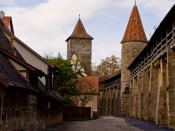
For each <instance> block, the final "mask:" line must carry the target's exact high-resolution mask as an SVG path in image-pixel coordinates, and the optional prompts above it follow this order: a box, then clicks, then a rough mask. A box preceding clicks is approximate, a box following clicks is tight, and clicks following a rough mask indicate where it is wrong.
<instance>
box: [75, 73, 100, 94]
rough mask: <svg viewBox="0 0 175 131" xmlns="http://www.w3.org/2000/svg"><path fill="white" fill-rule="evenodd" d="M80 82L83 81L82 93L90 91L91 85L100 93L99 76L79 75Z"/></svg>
mask: <svg viewBox="0 0 175 131" xmlns="http://www.w3.org/2000/svg"><path fill="white" fill-rule="evenodd" d="M78 80H79V82H80V81H81V82H83V83H82V85H83V88H82V89H81V93H85V92H88V91H89V89H88V88H89V87H88V86H89V85H92V86H93V88H94V90H95V93H96V94H98V92H99V77H98V76H83V77H81V76H79V77H78Z"/></svg>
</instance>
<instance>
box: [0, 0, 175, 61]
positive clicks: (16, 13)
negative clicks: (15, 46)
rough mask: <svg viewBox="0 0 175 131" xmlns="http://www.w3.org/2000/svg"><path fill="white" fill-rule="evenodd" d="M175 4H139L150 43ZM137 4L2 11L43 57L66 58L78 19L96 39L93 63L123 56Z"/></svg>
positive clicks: (114, 1)
mask: <svg viewBox="0 0 175 131" xmlns="http://www.w3.org/2000/svg"><path fill="white" fill-rule="evenodd" d="M174 4H175V0H137V6H138V9H139V12H140V15H141V19H142V22H143V26H144V29H145V32H146V35H147V37H148V39H149V38H150V37H151V35H152V34H153V32H154V27H157V26H158V25H159V24H160V22H161V21H162V19H163V18H164V17H165V15H166V14H167V12H168V11H169V10H170V9H171V7H172V6H173V5H174ZM133 6H134V0H0V9H1V10H4V11H5V14H6V15H7V16H12V18H13V25H14V30H15V34H16V36H17V37H18V38H19V39H20V40H22V41H23V42H25V43H26V44H27V45H28V46H29V47H31V48H32V49H33V50H35V51H36V52H38V53H39V54H40V55H42V56H44V54H49V55H53V56H56V55H57V53H58V52H60V53H61V55H62V56H63V57H64V58H66V50H67V49H66V42H65V40H66V38H67V37H68V36H70V35H71V33H72V31H73V29H74V27H75V25H76V23H77V20H78V15H79V14H80V15H81V19H82V22H83V24H84V26H85V28H86V31H87V32H88V33H89V34H90V35H91V36H92V37H94V40H93V49H92V51H93V52H92V53H93V54H92V56H93V59H92V62H93V63H94V64H98V63H99V62H100V61H101V59H103V58H105V57H108V56H111V55H116V56H118V57H120V56H121V43H120V42H121V40H122V37H123V35H124V32H125V29H126V26H127V23H128V19H129V16H130V13H131V10H132V8H133Z"/></svg>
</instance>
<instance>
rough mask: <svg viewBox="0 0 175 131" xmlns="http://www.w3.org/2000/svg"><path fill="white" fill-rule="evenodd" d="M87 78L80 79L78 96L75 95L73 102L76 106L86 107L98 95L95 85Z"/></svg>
mask: <svg viewBox="0 0 175 131" xmlns="http://www.w3.org/2000/svg"><path fill="white" fill-rule="evenodd" d="M86 78H87V77H79V79H78V84H77V87H76V94H74V95H73V97H72V101H73V102H74V103H75V105H76V106H79V105H80V106H82V107H85V106H86V105H87V103H88V102H89V101H91V100H92V99H93V97H94V95H95V93H96V89H95V88H94V85H93V83H92V82H91V81H90V80H88V79H86Z"/></svg>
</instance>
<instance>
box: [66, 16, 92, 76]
mask: <svg viewBox="0 0 175 131" xmlns="http://www.w3.org/2000/svg"><path fill="white" fill-rule="evenodd" d="M92 40H93V37H91V36H90V35H89V34H88V33H87V32H86V30H85V28H84V26H83V23H82V21H81V19H80V18H79V20H78V22H77V25H76V27H75V29H74V31H73V33H72V34H71V36H69V37H68V38H67V40H66V42H67V59H69V58H70V57H71V55H72V54H73V53H76V54H77V55H78V58H79V60H80V63H81V65H82V67H83V68H84V70H85V73H86V74H87V75H90V73H91V57H92Z"/></svg>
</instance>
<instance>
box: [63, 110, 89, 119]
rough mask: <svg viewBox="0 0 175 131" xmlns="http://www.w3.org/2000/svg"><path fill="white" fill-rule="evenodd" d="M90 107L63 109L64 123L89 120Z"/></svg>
mask: <svg viewBox="0 0 175 131" xmlns="http://www.w3.org/2000/svg"><path fill="white" fill-rule="evenodd" d="M90 119H91V107H64V109H63V120H64V121H78V120H90Z"/></svg>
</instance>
